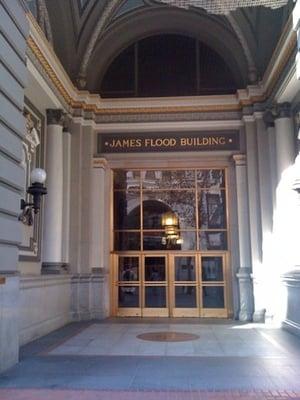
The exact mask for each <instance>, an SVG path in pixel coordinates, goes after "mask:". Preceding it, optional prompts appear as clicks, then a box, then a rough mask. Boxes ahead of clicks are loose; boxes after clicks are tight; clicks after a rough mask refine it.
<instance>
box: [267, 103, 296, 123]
mask: <svg viewBox="0 0 300 400" xmlns="http://www.w3.org/2000/svg"><path fill="white" fill-rule="evenodd" d="M272 113H273V116H274V119H278V118H291V116H292V112H291V104H290V103H287V102H286V103H279V104H276V105H275V106H274V109H273V110H272Z"/></svg>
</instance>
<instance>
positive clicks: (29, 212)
mask: <svg viewBox="0 0 300 400" xmlns="http://www.w3.org/2000/svg"><path fill="white" fill-rule="evenodd" d="M46 176H47V175H46V172H45V171H44V170H43V169H41V168H35V169H33V170H32V171H31V174H30V180H31V186H29V188H28V189H27V191H26V192H27V193H28V194H30V195H31V196H32V200H33V201H32V203H27V202H26V201H25V200H23V199H22V200H21V210H22V212H21V214H20V215H19V221H21V222H22V223H23V224H25V225H29V226H30V225H32V224H33V213H34V214H37V213H38V212H39V209H40V207H41V197H42V196H44V195H45V194H47V189H46V187H45V186H44V183H45V180H46Z"/></svg>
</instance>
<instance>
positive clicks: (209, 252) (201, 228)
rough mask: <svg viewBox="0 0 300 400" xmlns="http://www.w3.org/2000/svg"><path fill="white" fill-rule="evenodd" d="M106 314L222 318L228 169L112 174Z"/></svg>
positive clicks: (225, 308)
mask: <svg viewBox="0 0 300 400" xmlns="http://www.w3.org/2000/svg"><path fill="white" fill-rule="evenodd" d="M113 180H114V224H113V227H114V229H113V236H114V241H113V242H114V249H113V252H112V305H113V306H112V308H113V310H112V314H113V315H116V316H139V317H150V316H160V317H223V318H224V317H227V316H228V287H227V286H228V285H227V282H228V275H229V274H228V259H229V250H228V240H227V237H228V232H227V220H228V217H227V206H226V204H227V201H226V198H227V189H226V169H225V168H224V169H195V170H159V171H157V170H149V171H142V170H132V171H124V170H117V171H114V179H113Z"/></svg>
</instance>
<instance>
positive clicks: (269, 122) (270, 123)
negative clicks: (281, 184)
mask: <svg viewBox="0 0 300 400" xmlns="http://www.w3.org/2000/svg"><path fill="white" fill-rule="evenodd" d="M263 120H264V123H265V126H266V129H267V134H268V143H269V168H270V178H271V193H272V204H273V209H274V208H275V205H276V186H277V182H278V177H277V163H276V138H275V121H274V116H273V114H272V112H271V111H266V112H265V113H264V116H263Z"/></svg>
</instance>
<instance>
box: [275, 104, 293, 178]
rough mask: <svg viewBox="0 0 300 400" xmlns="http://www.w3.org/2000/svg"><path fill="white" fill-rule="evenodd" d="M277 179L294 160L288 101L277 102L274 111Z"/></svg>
mask: <svg viewBox="0 0 300 400" xmlns="http://www.w3.org/2000/svg"><path fill="white" fill-rule="evenodd" d="M274 114H275V115H274V117H275V137H276V139H275V140H276V164H277V175H278V180H279V181H280V179H281V178H282V173H284V171H286V170H287V168H288V167H290V166H291V165H292V164H293V163H294V160H295V140H294V126H293V120H292V118H291V107H290V104H289V103H282V104H278V105H277V106H276V108H275V112H274Z"/></svg>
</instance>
